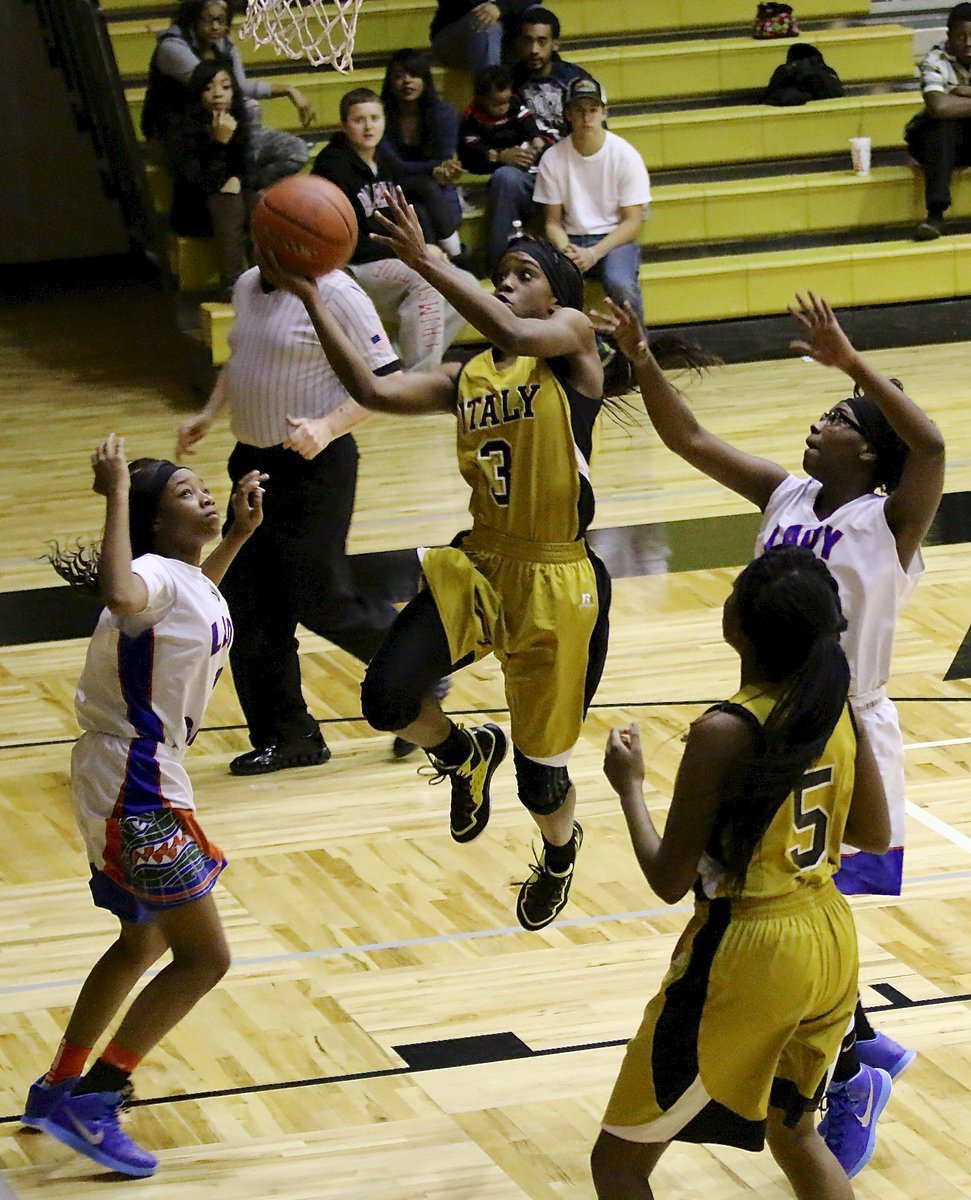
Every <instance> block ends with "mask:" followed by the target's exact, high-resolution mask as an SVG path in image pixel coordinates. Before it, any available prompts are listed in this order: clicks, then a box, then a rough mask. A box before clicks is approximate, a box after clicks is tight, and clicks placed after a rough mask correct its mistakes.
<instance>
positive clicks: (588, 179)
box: [534, 78, 651, 322]
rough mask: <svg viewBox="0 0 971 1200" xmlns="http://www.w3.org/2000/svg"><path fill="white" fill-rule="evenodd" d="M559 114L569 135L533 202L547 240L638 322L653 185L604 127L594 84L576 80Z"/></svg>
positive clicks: (544, 166)
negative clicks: (540, 209) (642, 237)
mask: <svg viewBox="0 0 971 1200" xmlns="http://www.w3.org/2000/svg"><path fill="white" fill-rule="evenodd" d="M564 113H565V115H566V118H567V120H568V121H569V123H570V135H569V137H565V138H564V139H563V141H561V142H558V143H557V144H556V145H555V146H551V147H550V149H549V150H547V151H546V153H545V154H544V155H543V157H542V158H541V159H540V164H539V174H538V176H537V179H536V189H535V193H534V196H535V200H536V203H537V204H543V205H545V218H546V236H547V237H548V238H549V240H550V241H551V242H552V243H553V245H554V246H556V247H557V248H558V249H560V250H562V251H563V252H564V253H565V254H568V255H569V256H570V258H572V259H573V261H574V262H575V263H576V265H577V266H578V267H579V268H580V270H581V271H582V272H583V273H584V274H585V275H589V276H591V277H592V278H594V279H597V280H599V281H600V282H601V283H602V284H603V287H604V291H605V292H606V293H607V295H608V296H609V297H610V298H611V300H613V301H615V303H617V304H621V305H622V304H623V303H624V301H630V303H631V305H632V306H633V308H634V311H635V312H636V313H637V316H638V319H639V320H640V321H641V322H643V319H644V310H643V302H642V300H641V289H640V283H639V281H638V271H639V270H640V265H641V252H640V246H639V244H638V235H639V233H640V229H641V223H642V221H643V220H644V210H645V208H646V207H647V205H648V204H649V203H650V200H651V184H650V180H649V178H648V174H647V168H646V167H645V166H644V162H643V159H642V158H641V156H640V155H639V154H638V153H637V151H636V150H635V149H634V147H633V146H631V145H630V143H629V142H625V141H624V139H623V138H622V137H618V136H617V134H615V133H611V132H610V131H609V130H608V129H605V128H604V123H605V121H606V119H607V99H606V97H605V96H604V93H603V89H602V88H601V86H600V84H599V83H598V82H597V81H596V80H595V79H590V78H581V79H574V80H573V81H572V83H571V84H570V87H569V91H568V93H567V98H566V105H565V108H564Z"/></svg>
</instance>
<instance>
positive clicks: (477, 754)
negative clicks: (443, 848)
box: [428, 724, 507, 843]
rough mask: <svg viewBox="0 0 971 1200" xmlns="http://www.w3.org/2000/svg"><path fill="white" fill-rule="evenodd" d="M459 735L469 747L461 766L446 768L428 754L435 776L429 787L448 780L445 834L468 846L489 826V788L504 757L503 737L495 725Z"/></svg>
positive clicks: (476, 726)
mask: <svg viewBox="0 0 971 1200" xmlns="http://www.w3.org/2000/svg"><path fill="white" fill-rule="evenodd" d="M462 732H463V733H464V734H465V736H466V737H467V738H468V739H469V741H470V742H471V743H472V744H471V747H470V749H469V757H468V758H467V759H466V760H465V762H464V763H462V764H461V766H458V767H448V766H445V764H444V763H441V762H439V761H438V759H436V758H435V757H434V755H432V754H429V756H428V757H429V759H430V760H431V763H432V766H433V767H434V768H435V774H434V775H433V776H432V777H431V779H430V780H429V781H428V782H429V783H441V781H442V780H443V779H448V781H449V783H450V784H451V788H452V803H451V810H450V812H449V831H450V832H451V834H452V840H453V841H456V842H463V843H464V842H472V841H474V840H475V839H476V838H477V837H478V836H479V834H480V833H482V831H483V830H484V829H485V827H486V826H487V825H488V824H489V785H490V784H491V783H492V776H493V775H494V774H495V773H496V768H497V767H498V766H499V764H500V763H501V762H502V760H503V759H504V758H505V757H506V746H507V742H506V735H505V734H504V733H503V732H502V730H501V729H500V728H499V726H498V725H491V724H490V725H475V726H473V728H472V729H463V730H462Z"/></svg>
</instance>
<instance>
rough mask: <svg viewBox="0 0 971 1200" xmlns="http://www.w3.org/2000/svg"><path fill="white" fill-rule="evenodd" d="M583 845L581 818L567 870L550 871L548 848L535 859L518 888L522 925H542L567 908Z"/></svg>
mask: <svg viewBox="0 0 971 1200" xmlns="http://www.w3.org/2000/svg"><path fill="white" fill-rule="evenodd" d="M582 845H583V829H582V827H581V825H580V822H579V821H574V822H573V849H574V854H573V862H572V863H570V865H569V867H567V869H566V870H565V871H563V872H562V873H561V872H557V871H551V870H550V868H549V867H548V866H547V865H546V850H545V849H544V850H543V853H542V854H541V855H540V860H539V862H535V863H533V873H532V874H531V875H530V877H529V878H528V879H527V880H526V882H525V883H524V884H522V886H521V887H520V889H519V899H518V900H517V901H516V917H517V918H518V920H519V924H520V925H522V927H523V929H542V928H543V927H544V926H546V925H549V923H550V921H552V920H555V918H556V917H558V916H559V915H560V913H561V912H562V911H563V910H564V908H566V902H567V900H569V898H570V884H571V883H572V882H573V868H574V867H575V866H576V855H577V853H578V852H579V850H580V847H581V846H582Z"/></svg>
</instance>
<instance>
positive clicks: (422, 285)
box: [313, 88, 465, 370]
mask: <svg viewBox="0 0 971 1200" xmlns="http://www.w3.org/2000/svg"><path fill="white" fill-rule="evenodd" d="M340 114H341V128H340V130H339V132H337V133H335V134H334V136H333V137H332V138H331V139H330V141H329V142H328V143H327V145H326V146H325V147H324V148H323V150H321V152H320V154H318V155H317V161H316V162H315V163H314V166H313V173H314V174H315V175H322V176H323V177H324V178H325V179H329V180H330V181H331V182H332V183H336V184H337V186H338V187H339V188H341V190H342V191H343V192H344V193H345V194H346V195H347V197H348V199H349V200H350V201H351V203H352V204H353V205H354V212H355V214H356V215H357V228H358V238H357V246H356V248H355V250H354V254H353V256H352V258H351V263H350V267H349V268H348V269H349V270H350V272H351V274H352V275H353V276H354V278H355V279H356V280H357V281H358V283H359V284H360V285H361V287H362V288H363V289H364V291H365V292H367V294H368V295H369V296H370V297H371V300H372V302H373V303H374V307H375V308H376V309H377V310H378V314H379V315H380V317H381V319H382V321H384V322H385V324H387V325H394V326H396V327H397V335H398V336H397V350H398V357H399V358H400V359H401V362H402V365H403V366H404V367H405V368H406V369H408V370H425V369H427V368H429V367H433V366H436V365H437V364H438V363H440V362H441V361H442V355H443V354H444V353H445V350H446V348H447V347H448V346H449V345H450V343H451V341H452V339H453V338H454V337H455V335H456V334H457V333H458V332H459V330H460V329H461V328H462V326H463V325H464V324H465V321H464V319H463V318H462V317H460V316H459V314H458V313H457V312H456V311H455V309H454V308H452V306H451V305H450V304H449V303H448V301H446V300H445V299H444V297H443V296H442V295H441V294H440V293H439V292H438V291H437V290H436V289H435V288H433V287H432V286H431V284H429V283H426V282H425V280H424V279H422V277H421V276H420V275H419V274H418V272H417V271H413V270H412V269H411V267H408V266H405V264H404V263H403V262H401V261H399V260H398V259H397V258H396V257H395V255H394V254H393V252H392V251H391V250H389V249H388V248H386V247H385V246H382V245H380V244H379V243H378V242H375V241H372V240H371V234H372V233H381V232H383V231H382V230H381V229H380V228H379V227H378V223H377V222H376V221H375V220H373V217H374V214H375V213H376V212H387V211H389V200H390V196H391V191H392V189H393V187H394V185H395V184H396V183H398V182H400V181H399V180H398V179H397V178H396V177H395V175H394V173H393V171H392V169H391V167H390V165H389V163H388V162H387V160H386V159H385V158H384V155H383V153H382V152H381V149H380V146H381V142H382V139H383V138H384V129H385V121H384V108H383V106H382V104H381V99H380V97H379V96H378V95H377V93H376V92H372V91H371V90H370V89H369V88H355V89H354V90H353V91H351V92H347V93H346V94H345V95H344V96H342V97H341V105H340ZM434 249H435V251H436V252H437V253H438V254H440V255H441V256H442V258H445V257H446V255H445V252H444V251H443V250H441V249H439V248H438V247H437V246H436V247H434Z"/></svg>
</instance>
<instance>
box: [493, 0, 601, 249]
mask: <svg viewBox="0 0 971 1200" xmlns="http://www.w3.org/2000/svg"><path fill="white" fill-rule="evenodd" d="M559 38H560V22H559V18H558V17H557V16H556V14H555V13H552V12H550V10H549V9H548V8H539V7H533V8H530V9H529V11H528V12H527V13H526V14H525V16H524V17H523V21H522V29H521V31H520V35H519V52H520V57H521V61H520V62H519V63H518V65H517V66H516V67H515V68H514V69H513V73H512V86H513V88H514V89H515V91H516V93H517V94H518V95H519V97H520V98H521V99H522V101H523V103H524V104H525V105H527V107H528V108H529V109H530V111H531V112H532V113H533V114H534V116H535V117H536V125H537V128H538V130H539V133H540V136H541V137H543V138H545V140H546V141H547V142H548V143H553V142H558V141H559V140H560V138H561V137H563V135H564V134H565V133H566V121H565V118H564V116H563V101H564V99H565V97H566V93H567V89H568V88H569V86H570V84H571V83H572V82H573V80H574V79H589V75H588V74H587V72H586V71H585V70H584V69H583V67H578V66H577V65H576V64H575V63H568V62H564V61H563V59H562V58H560V56H559V54H558V53H557V51H558V47H559V44H560V42H559ZM535 183H536V176H535V174H532V173H530V172H529V171H523V170H522V168H521V167H518V166H512V165H508V164H503V165H500V166H498V167H497V168H496V170H495V171H494V172H493V175H492V179H491V181H490V183H489V198H488V211H487V220H488V225H489V242H488V248H487V256H488V266H489V270H490V271H494V270H495V268H496V267H497V266H498V264H499V259H500V258H501V257H502V254H503V251H504V250H505V248H506V243H507V242H508V241H509V236H510V234H511V233H512V230H513V223H514V222H516V221H518V222H520V224H523V225H525V223H526V222H527V221H528V220H529V219H530V217H532V215H533V214H534V213H535V211H536V206H535V204H534V203H533V187H534V185H535Z"/></svg>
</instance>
